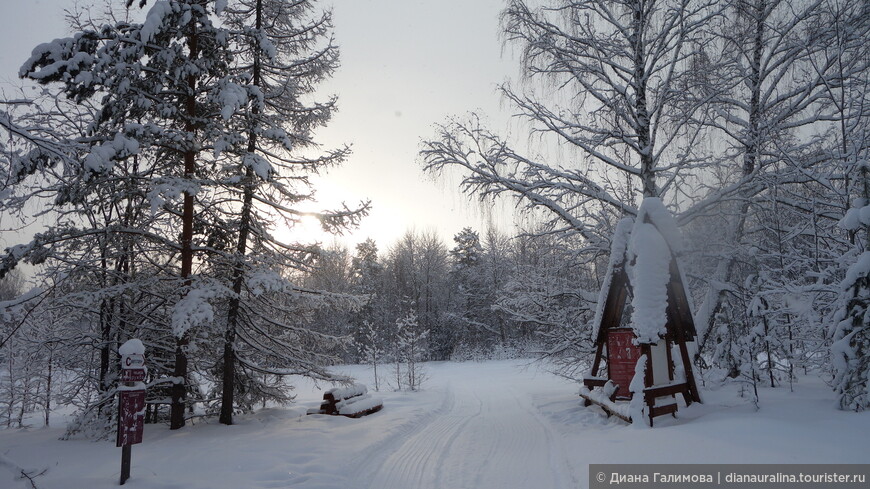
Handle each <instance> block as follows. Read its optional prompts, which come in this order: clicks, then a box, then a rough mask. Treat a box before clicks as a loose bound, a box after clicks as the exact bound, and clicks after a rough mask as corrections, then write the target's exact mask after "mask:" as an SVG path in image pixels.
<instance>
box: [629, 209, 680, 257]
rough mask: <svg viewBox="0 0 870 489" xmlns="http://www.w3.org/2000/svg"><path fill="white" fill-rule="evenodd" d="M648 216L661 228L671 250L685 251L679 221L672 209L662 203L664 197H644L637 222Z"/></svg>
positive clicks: (660, 231) (675, 252)
mask: <svg viewBox="0 0 870 489" xmlns="http://www.w3.org/2000/svg"><path fill="white" fill-rule="evenodd" d="M647 218H649V222H651V223H652V224H653V225H654V226H655V227H656V229H658V230H659V233H661V235H662V237H663V238H664V239H665V241H667V243H668V246H670V248H671V251H673V252H674V254H680V253H681V252H682V251H683V235H682V234H681V233H680V228H679V227H678V226H677V221H675V220H674V216H673V215H672V214H671V211H669V210H668V209H667V207H665V204H664V203H662V199H660V198H658V197H646V198H645V199H643V202H641V204H640V208H639V209H638V210H637V222H644V221H645V220H646V219H647Z"/></svg>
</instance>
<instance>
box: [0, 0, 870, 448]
mask: <svg viewBox="0 0 870 489" xmlns="http://www.w3.org/2000/svg"><path fill="white" fill-rule="evenodd" d="M135 3H136V4H135V5H133V4H134V2H133V1H132V0H127V1H125V2H119V4H118V5H115V4H114V3H109V5H110V6H111V7H116V8H110V9H107V13H106V14H105V15H102V16H97V15H80V16H75V15H71V21H72V26H73V30H74V32H75V34H73V35H72V36H71V37H68V38H62V39H57V40H54V41H52V42H48V43H46V44H42V45H39V46H37V47H36V48H35V49H34V50H33V54H32V56H31V57H30V59H28V60H26V61H25V62H24V64H23V66H22V67H21V70H20V72H19V74H20V76H21V77H22V78H23V79H25V80H28V81H29V82H31V83H33V84H36V85H39V86H40V88H42V90H35V91H28V90H24V91H23V92H22V95H21V97H17V98H8V99H6V100H4V101H3V104H2V105H3V111H2V113H0V130H2V132H3V134H2V138H0V140H2V158H3V165H2V167H0V171H2V175H0V177H2V181H3V186H2V188H0V211H2V212H3V215H4V219H5V220H4V223H7V222H11V223H14V224H10V225H8V226H6V227H7V228H8V229H9V230H10V231H11V230H13V229H17V228H19V227H23V226H24V225H25V224H28V223H30V222H31V221H33V220H35V219H38V220H39V222H40V224H41V225H42V226H43V227H42V229H41V230H40V231H39V232H37V233H35V234H33V235H32V236H26V237H21V236H18V235H16V238H15V239H16V240H17V244H15V245H13V246H10V247H9V248H7V249H6V250H5V252H4V254H3V255H2V257H0V277H5V278H4V280H5V281H6V282H5V284H6V285H4V287H6V289H7V290H9V291H11V292H9V293H8V294H7V296H6V297H4V299H7V300H5V301H4V302H3V303H2V304H0V310H2V317H0V319H2V331H0V333H2V336H0V358H2V360H3V367H2V370H0V372H2V375H3V377H2V385H0V388H2V389H4V397H2V403H3V405H2V409H3V410H4V411H3V413H4V415H5V421H6V424H8V425H14V424H16V423H20V422H21V421H22V420H23V419H24V418H25V417H26V415H27V413H28V411H32V410H36V409H40V410H43V411H44V412H45V413H46V419H45V421H46V422H48V414H49V413H50V412H51V409H52V408H51V406H52V405H53V404H52V403H62V404H65V405H72V406H75V407H76V408H78V414H79V415H78V418H77V421H76V422H74V423H73V424H72V425H71V427H70V433H77V432H81V431H87V432H95V433H107V432H108V430H110V429H111V425H112V418H113V417H114V412H115V406H114V403H115V400H114V399H115V388H116V380H117V375H118V365H117V364H118V356H117V347H118V345H119V344H121V343H123V342H124V341H125V340H127V339H129V338H134V337H135V338H139V339H141V340H142V341H143V342H145V344H146V346H147V349H148V353H147V355H148V364H149V374H148V375H149V377H148V379H147V381H148V383H149V407H148V414H147V416H148V420H149V421H163V420H168V422H169V424H170V427H171V428H173V429H178V428H181V427H183V426H184V425H185V422H186V420H187V419H190V417H191V416H201V415H216V416H219V419H220V421H221V422H223V423H226V424H230V423H232V422H233V415H234V414H236V413H239V412H246V411H250V410H253V409H255V408H256V407H257V406H262V405H265V404H266V403H269V402H285V401H289V400H290V399H291V394H290V390H289V389H288V385H287V383H286V382H285V380H284V379H285V377H287V376H290V375H305V376H309V377H313V378H315V379H319V380H323V381H335V382H341V381H343V380H347V379H343V378H341V377H337V376H335V375H334V374H332V373H331V372H330V370H329V369H328V367H329V366H330V365H333V364H335V363H339V362H349V361H353V362H366V363H372V365H373V367H374V366H375V365H377V364H378V363H379V362H384V363H390V364H394V365H395V369H394V370H393V371H392V372H393V373H388V372H389V370H386V371H384V376H383V379H384V382H387V383H390V384H391V385H392V386H393V387H395V388H412V389H413V388H416V387H418V386H419V382H420V379H421V378H423V377H424V376H425V373H424V372H421V371H420V370H419V362H420V361H421V360H441V359H469V358H482V357H488V356H489V357H491V356H505V355H510V356H527V355H532V354H533V355H537V356H539V357H541V358H543V359H547V360H548V361H549V362H550V365H551V366H552V367H553V368H554V370H555V371H557V372H558V373H560V374H562V375H565V376H567V377H570V378H575V379H578V378H580V377H581V376H582V374H583V372H584V369H585V366H586V363H587V362H588V361H589V352H588V349H589V348H590V341H589V332H590V330H591V325H590V324H589V323H590V321H591V320H592V317H593V316H594V311H595V308H596V301H597V298H598V289H599V288H600V286H601V281H602V279H603V274H604V273H605V270H606V265H607V260H608V253H609V249H610V242H611V237H612V236H613V233H614V229H615V227H616V225H617V222H619V220H620V219H622V218H624V217H632V216H636V215H637V212H638V204H639V202H640V201H641V200H642V199H643V198H644V197H656V198H659V199H661V201H662V202H664V203H665V205H667V206H668V208H669V209H670V211H671V212H672V213H673V214H674V216H675V219H676V222H677V223H678V224H679V226H680V228H681V232H682V234H683V236H684V237H685V241H686V246H685V247H684V249H683V250H681V251H680V256H679V259H680V260H681V262H682V267H683V270H684V271H685V282H686V283H687V284H688V287H689V290H690V293H691V296H692V300H693V306H692V307H693V312H694V318H695V323H696V328H697V330H698V345H697V346H698V352H697V355H696V356H695V359H694V360H695V362H696V364H697V366H698V368H699V372H700V374H701V376H702V378H703V379H705V380H706V381H709V382H722V381H737V382H741V383H743V384H745V385H751V386H758V385H760V384H766V385H772V386H776V387H778V386H786V385H793V384H794V383H795V382H797V381H798V380H799V376H798V375H797V374H798V373H799V372H805V373H809V372H812V373H813V374H816V375H822V376H823V377H824V378H825V379H826V380H828V381H830V382H831V385H832V387H833V389H834V391H835V393H836V396H837V399H838V403H839V406H840V408H842V409H849V410H864V409H866V408H868V407H870V386H868V377H870V355H868V349H870V319H868V318H870V316H868V315H867V306H868V304H870V252H868V251H867V250H866V247H867V244H868V242H870V180H868V177H870V176H868V162H870V158H868V151H870V144H868V141H870V97H868V90H867V88H868V85H870V56H868V49H870V43H868V42H867V40H868V38H870V10H868V9H870V5H868V4H867V2H853V1H846V0H729V1H717V0H715V1H714V0H619V1H606V2H605V1H596V0H583V1H561V0H553V1H551V2H545V5H544V6H531V5H529V3H528V2H525V1H523V0H508V1H506V3H505V8H504V10H503V12H502V15H501V17H500V19H499V22H500V25H501V29H502V36H503V39H504V42H505V43H506V45H507V46H510V47H511V49H515V50H516V51H517V52H519V53H521V71H522V75H521V78H522V80H521V82H520V83H517V84H511V83H503V84H502V85H500V87H499V91H500V93H501V94H502V95H503V97H504V100H505V102H506V103H507V104H509V105H510V106H511V107H512V109H513V111H514V113H515V114H516V115H517V118H518V119H519V120H521V121H522V124H521V126H522V127H523V128H525V129H528V131H529V134H528V136H529V137H528V138H527V139H526V143H524V144H520V145H517V144H515V141H514V140H513V139H509V138H504V137H502V136H501V135H499V134H498V132H497V131H495V130H492V129H490V128H488V127H487V126H486V125H485V124H484V123H482V122H481V121H482V120H485V118H484V117H481V116H480V115H479V114H474V113H472V114H470V115H469V116H467V117H456V118H453V119H450V120H448V121H446V122H443V123H440V124H438V125H437V126H436V135H435V136H434V137H431V138H429V139H426V140H424V141H423V142H422V146H421V152H420V163H421V165H422V168H423V171H425V172H427V173H429V174H432V175H435V176H439V175H444V174H448V175H450V177H451V179H453V180H454V181H458V182H459V189H460V190H461V191H462V192H464V193H466V194H467V195H469V196H471V197H474V198H478V199H480V200H482V201H483V202H485V203H489V202H491V201H492V200H494V199H495V200H498V199H507V200H508V201H511V202H512V203H513V204H514V206H515V207H514V208H515V209H516V211H517V213H518V215H519V216H520V217H521V218H522V219H523V220H524V221H525V222H530V223H535V224H534V225H530V226H528V228H527V229H524V230H522V231H521V232H520V233H519V235H518V236H505V235H502V234H500V233H499V232H497V231H491V230H470V229H466V230H463V231H461V232H460V233H459V234H457V235H456V236H455V237H454V239H453V241H452V242H447V243H445V242H442V240H441V238H438V237H436V236H434V235H431V234H427V233H409V234H407V235H406V236H405V237H404V238H402V239H401V240H399V241H398V242H397V243H394V244H392V245H390V246H389V247H388V248H387V249H385V250H378V249H377V248H376V247H375V246H374V244H373V242H371V241H367V242H363V243H362V244H360V245H359V246H358V247H357V248H355V249H353V250H346V249H342V248H340V247H332V248H330V247H326V248H325V249H324V248H322V247H319V246H314V245H311V244H306V243H293V242H287V241H285V240H283V239H281V238H280V236H284V234H282V233H279V232H278V231H279V230H281V229H284V228H289V229H290V230H291V231H292V229H293V227H294V225H295V224H296V223H298V222H300V220H302V219H304V218H307V217H308V216H310V215H314V216H315V217H316V218H317V219H319V221H320V222H321V224H322V225H323V227H324V229H325V230H327V231H332V232H339V231H343V230H348V229H352V228H353V226H354V225H355V224H356V223H358V222H359V220H360V219H362V218H364V216H365V214H366V213H367V212H368V209H369V203H368V202H361V203H359V204H352V205H343V206H341V207H340V208H338V209H334V210H331V211H325V212H322V213H310V212H306V211H303V210H301V208H302V207H301V206H300V204H301V203H304V202H305V201H307V200H310V199H311V198H312V194H313V191H314V190H315V189H313V188H312V185H311V176H312V175H316V174H319V173H322V172H324V171H327V170H328V169H329V168H330V167H333V166H335V165H338V164H341V163H343V162H345V161H346V160H347V159H348V158H349V157H350V149H349V148H348V147H337V148H324V147H322V146H320V145H319V144H317V142H316V130H317V129H318V128H319V127H322V126H323V125H325V124H327V123H328V122H329V119H330V117H331V115H332V114H333V112H334V111H335V109H336V106H337V105H336V104H337V98H336V97H335V96H328V95H327V96H324V95H322V94H319V93H318V92H317V90H316V88H317V86H318V84H319V83H320V82H322V81H323V80H325V79H327V78H329V77H330V76H331V75H332V74H333V73H334V71H335V70H336V69H338V67H339V63H338V59H339V58H338V50H337V46H336V45H335V43H334V41H333V39H332V37H331V30H332V22H331V13H330V12H329V11H328V10H323V9H322V8H321V7H319V6H318V5H316V2H313V1H308V0H298V1H293V2H284V1H279V0H216V1H215V0H157V1H148V0H144V1H140V2H135ZM97 18H101V19H102V20H100V21H97V20H95V19H97ZM348 137H349V138H351V139H352V137H353V135H349V136H348ZM409 164H410V162H409ZM421 225H425V223H421ZM4 226H5V224H4ZM291 235H292V233H291ZM22 262H27V263H30V264H33V265H37V266H38V268H37V270H38V276H37V277H36V278H35V281H36V286H35V287H29V286H23V284H21V283H16V279H15V273H17V272H16V271H15V269H16V267H17V265H18V264H19V263H22ZM17 280H19V281H20V277H19V278H18V279H17ZM58 379H62V381H59V380H58ZM747 392H749V395H751V396H754V398H755V401H756V402H758V399H757V390H755V389H748V390H747Z"/></svg>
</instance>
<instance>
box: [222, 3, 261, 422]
mask: <svg viewBox="0 0 870 489" xmlns="http://www.w3.org/2000/svg"><path fill="white" fill-rule="evenodd" d="M255 16H256V19H255V29H256V32H258V33H260V31H261V29H262V27H263V2H262V0H257V7H256V13H255ZM260 64H261V60H260V50H259V49H255V50H254V65H253V80H252V84H253V85H254V86H255V87H259V86H260V84H261V80H260V68H261V66H260ZM251 113H252V115H253V118H254V120H253V121H251V130H250V132H249V133H248V152H249V153H254V152H255V151H257V133H256V131H255V130H254V127H255V126H256V118H257V116H258V115H259V113H260V110H259V107H258V106H257V105H254V107H253V109H252V110H251ZM255 179H256V175H255V174H254V170H253V168H251V167H250V166H249V167H248V168H247V169H246V170H245V180H244V184H243V185H244V190H243V192H244V194H243V196H242V214H241V216H240V221H239V242H238V244H237V246H236V263H235V267H234V268H233V297H232V299H230V303H229V308H228V310H227V331H226V334H225V336H224V355H223V391H222V392H221V413H220V422H221V423H223V424H227V425H231V424H233V403H234V398H235V386H236V352H235V343H236V331H237V328H238V324H239V310H240V307H239V306H240V303H241V293H242V286H243V285H244V282H245V270H244V265H245V264H244V261H245V255H246V254H247V251H248V236H249V234H250V231H251V212H252V204H253V200H254V185H255V184H256V180H255Z"/></svg>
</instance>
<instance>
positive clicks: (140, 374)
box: [118, 368, 145, 382]
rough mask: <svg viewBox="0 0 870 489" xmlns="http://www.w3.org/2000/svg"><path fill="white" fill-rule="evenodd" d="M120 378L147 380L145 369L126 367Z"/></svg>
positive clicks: (135, 380) (128, 380) (121, 379)
mask: <svg viewBox="0 0 870 489" xmlns="http://www.w3.org/2000/svg"><path fill="white" fill-rule="evenodd" d="M118 380H119V381H121V382H142V381H143V380H145V369H144V368H125V369H123V370H121V376H120V378H119V379H118Z"/></svg>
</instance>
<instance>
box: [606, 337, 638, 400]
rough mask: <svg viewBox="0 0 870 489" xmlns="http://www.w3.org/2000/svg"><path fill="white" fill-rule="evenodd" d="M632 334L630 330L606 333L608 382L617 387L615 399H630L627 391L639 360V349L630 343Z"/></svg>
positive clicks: (629, 393)
mask: <svg viewBox="0 0 870 489" xmlns="http://www.w3.org/2000/svg"><path fill="white" fill-rule="evenodd" d="M633 340H634V332H633V331H632V330H630V329H611V330H609V331H608V332H607V372H608V374H609V377H610V380H612V381H613V383H614V384H617V385H619V389H618V390H617V391H616V398H617V399H631V391H630V390H628V387H629V385H630V384H631V379H633V378H634V369H635V366H637V359H638V358H640V348H638V347H637V346H635V344H634V343H633V342H632V341H633Z"/></svg>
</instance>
